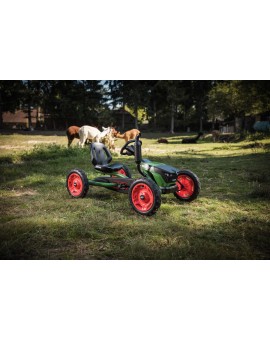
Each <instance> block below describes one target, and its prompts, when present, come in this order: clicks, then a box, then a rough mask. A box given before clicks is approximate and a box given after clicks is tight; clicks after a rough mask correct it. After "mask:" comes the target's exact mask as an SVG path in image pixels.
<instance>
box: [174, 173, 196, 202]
mask: <svg viewBox="0 0 270 340" xmlns="http://www.w3.org/2000/svg"><path fill="white" fill-rule="evenodd" d="M176 185H177V187H178V189H177V191H176V192H175V193H174V196H175V197H176V198H177V199H179V200H180V201H185V202H191V201H193V200H195V199H196V198H197V196H198V195H199V193H200V190H201V183H200V180H199V178H198V177H197V176H196V175H195V174H194V173H193V172H191V171H189V170H181V171H180V172H179V173H178V177H177V180H176Z"/></svg>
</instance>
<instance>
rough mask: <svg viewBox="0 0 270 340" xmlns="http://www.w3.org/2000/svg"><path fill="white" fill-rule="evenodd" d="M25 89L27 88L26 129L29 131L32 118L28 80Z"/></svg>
mask: <svg viewBox="0 0 270 340" xmlns="http://www.w3.org/2000/svg"><path fill="white" fill-rule="evenodd" d="M27 88H28V94H27V97H28V98H27V99H28V100H27V117H28V128H29V129H31V127H32V117H31V102H30V100H31V97H30V80H27Z"/></svg>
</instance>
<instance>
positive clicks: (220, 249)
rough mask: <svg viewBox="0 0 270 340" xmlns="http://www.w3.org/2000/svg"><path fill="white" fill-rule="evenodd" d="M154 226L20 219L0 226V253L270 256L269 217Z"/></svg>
mask: <svg viewBox="0 0 270 340" xmlns="http://www.w3.org/2000/svg"><path fill="white" fill-rule="evenodd" d="M152 227H153V230H151V231H149V230H148V231H146V230H145V229H144V228H143V227H141V228H140V229H139V230H136V229H133V228H129V230H128V231H127V230H126V229H124V228H115V229H114V230H112V229H111V228H110V227H109V225H108V226H106V225H105V226H104V225H103V226H99V225H95V226H91V228H89V226H88V225H81V226H79V225H78V222H77V221H76V220H75V219H74V220H72V221H69V224H64V223H57V225H56V224H52V225H50V226H46V225H39V226H37V225H36V224H35V223H33V222H28V223H21V224H20V225H19V227H18V226H17V229H15V228H14V229H13V230H12V227H11V226H9V228H5V227H4V228H1V231H0V236H1V240H2V242H1V245H0V259H138V260H142V259H155V260H163V259H194V260H195V259H196V260H202V259H239V260H241V259H270V229H269V228H270V223H269V222H268V223H265V222H263V221H260V220H255V219H253V218H245V217H243V218H235V219H233V220H232V222H231V223H230V226H229V227H228V224H227V223H225V222H224V223H219V224H214V225H209V226H207V227H205V228H200V229H194V228H192V227H190V226H183V225H173V226H171V227H169V228H165V227H164V230H163V231H162V232H160V230H157V229H155V226H154V225H153V226H152ZM127 228H128V227H127ZM147 229H149V226H148V228H147ZM142 235H144V236H143V237H142Z"/></svg>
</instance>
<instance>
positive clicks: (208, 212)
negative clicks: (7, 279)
mask: <svg viewBox="0 0 270 340" xmlns="http://www.w3.org/2000/svg"><path fill="white" fill-rule="evenodd" d="M160 137H164V138H168V139H169V144H168V145H166V144H158V143H157V142H156V141H157V138H160ZM182 137H183V136H181V135H174V136H167V135H166V134H144V138H143V139H142V140H143V155H144V157H149V158H150V159H152V160H156V161H160V162H164V163H168V164H170V165H172V166H175V167H178V168H185V169H190V170H192V171H193V172H195V173H196V174H197V175H198V177H199V178H200V180H201V184H202V190H201V194H200V196H199V198H198V199H197V200H196V201H194V202H192V203H190V204H181V203H179V202H178V201H177V200H176V199H175V198H174V196H173V195H172V194H170V195H163V196H162V204H161V207H160V209H159V211H158V212H157V214H156V215H154V216H152V217H143V216H140V215H138V214H136V213H135V212H134V211H133V210H132V209H131V207H130V205H129V201H128V196H127V195H123V194H119V193H115V192H112V191H110V190H106V189H103V188H97V187H91V188H90V190H89V192H88V194H87V196H86V198H84V199H79V200H76V199H72V198H70V197H69V195H68V193H67V190H66V188H65V181H66V174H67V172H68V171H69V170H70V169H73V168H81V169H84V170H85V171H86V172H87V175H88V177H89V178H91V177H92V178H93V177H94V176H96V173H95V172H94V171H93V168H92V165H91V163H90V155H89V149H88V148H85V149H79V148H77V147H76V146H75V144H74V147H72V148H71V149H67V147H66V144H67V143H66V137H65V136H64V135H63V133H62V134H59V135H49V133H48V135H19V134H18V135H16V134H14V135H0V171H1V179H2V180H1V183H0V258H2V259H269V258H270V209H269V208H270V204H269V202H270V201H269V200H270V179H269V165H270V150H269V146H270V139H269V138H267V139H261V138H260V139H259V140H258V141H256V140H251V139H249V140H247V141H242V142H239V143H229V144H225V143H224V144H223V143H212V142H211V141H210V138H209V137H206V139H205V140H203V141H200V142H199V143H198V144H194V145H184V144H181V139H182ZM123 144H124V141H123V140H121V139H120V140H118V141H117V147H118V148H119V147H120V146H122V145H123ZM114 160H115V161H117V162H118V161H119V162H124V163H125V164H127V165H128V166H129V167H130V168H131V170H132V173H133V174H134V177H139V174H138V173H137V172H136V170H135V164H134V162H133V158H131V157H122V156H119V154H118V155H115V157H114Z"/></svg>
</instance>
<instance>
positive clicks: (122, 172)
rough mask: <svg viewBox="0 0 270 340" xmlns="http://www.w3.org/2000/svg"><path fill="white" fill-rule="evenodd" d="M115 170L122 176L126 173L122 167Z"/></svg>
mask: <svg viewBox="0 0 270 340" xmlns="http://www.w3.org/2000/svg"><path fill="white" fill-rule="evenodd" d="M117 172H118V173H119V174H120V175H124V176H126V175H127V174H126V172H125V170H124V169H120V170H118V171H117Z"/></svg>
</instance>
